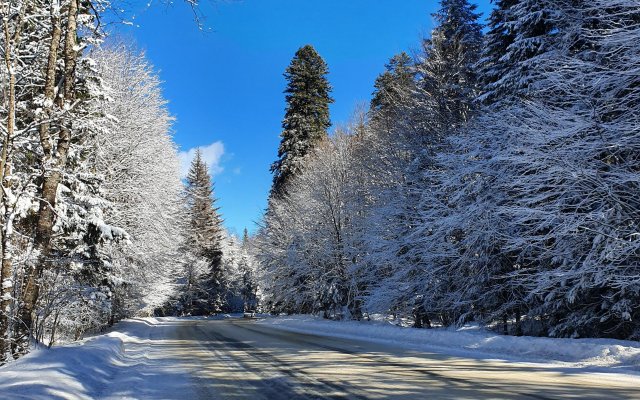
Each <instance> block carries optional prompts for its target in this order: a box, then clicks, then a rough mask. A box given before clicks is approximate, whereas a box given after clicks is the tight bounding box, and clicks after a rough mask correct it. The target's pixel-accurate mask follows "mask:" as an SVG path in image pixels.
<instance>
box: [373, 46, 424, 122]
mask: <svg viewBox="0 0 640 400" xmlns="http://www.w3.org/2000/svg"><path fill="white" fill-rule="evenodd" d="M415 76H416V72H415V67H414V65H413V60H412V59H411V57H409V55H408V54H407V53H405V52H402V53H399V54H396V55H395V56H393V57H392V58H391V60H389V63H388V64H387V65H385V71H384V72H383V73H382V74H380V76H378V78H376V81H375V83H374V85H373V86H374V88H375V90H374V92H373V97H372V99H371V106H370V111H369V112H370V115H371V122H372V123H373V125H375V126H376V127H377V128H379V129H382V130H383V131H385V132H388V133H390V132H392V131H393V130H394V128H396V127H400V126H402V125H404V124H402V120H403V119H404V118H403V117H404V116H406V115H407V111H408V108H409V107H411V106H412V104H411V96H412V95H413V92H414V90H415Z"/></svg>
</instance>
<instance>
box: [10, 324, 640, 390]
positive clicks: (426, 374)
mask: <svg viewBox="0 0 640 400" xmlns="http://www.w3.org/2000/svg"><path fill="white" fill-rule="evenodd" d="M107 337H109V338H120V339H121V340H122V346H121V349H120V352H113V351H112V350H113V349H108V348H107V347H108V346H106V347H105V346H101V345H99V343H102V342H104V340H105V338H106V337H105V336H102V337H98V338H96V339H91V340H89V341H87V342H86V343H85V344H83V345H81V346H77V345H76V346H69V347H63V348H59V349H57V350H56V352H57V353H56V354H57V355H55V356H54V355H51V353H54V352H47V351H41V352H36V353H35V354H32V355H30V356H28V357H26V358H25V359H24V360H20V361H18V362H17V363H15V364H14V365H11V366H9V367H8V368H4V369H0V397H1V398H2V399H5V398H7V399H13V398H29V399H45V398H46V399H49V398H72V399H76V398H78V399H84V398H100V399H218V398H222V399H225V398H228V399H232V398H247V399H287V400H290V399H297V398H354V399H358V398H368V399H376V398H390V397H392V398H408V399H417V398H433V399H479V398H532V399H555V398H580V399H613V398H616V399H627V398H628V399H631V398H636V399H637V398H640V390H639V389H638V387H639V385H638V384H639V382H640V380H639V379H638V377H637V376H634V375H625V374H605V373H587V372H585V371H584V370H582V369H576V370H572V369H570V368H556V367H550V366H545V365H541V364H525V363H516V362H509V361H496V360H487V359H473V358H462V357H455V356H450V355H447V354H443V353H428V352H416V351H411V350H406V349H401V348H398V347H394V346H389V345H383V344H375V343H371V342H367V341H359V340H354V339H338V338H332V337H327V336H319V335H313V334H303V333H295V332H288V331H284V330H281V329H277V328H275V327H273V326H269V325H265V324H259V323H256V322H255V321H252V320H243V319H226V320H203V319H202V320H198V319H144V320H129V321H126V322H124V323H123V324H122V325H121V327H119V328H118V330H117V332H114V333H111V334H109V335H107ZM91 346H94V350H95V349H96V348H103V349H104V350H105V352H104V356H102V357H101V356H99V355H97V354H99V352H96V351H92V352H90V353H89V354H93V357H94V359H91V358H90V359H88V360H87V359H86V357H87V350H90V349H91ZM83 348H84V349H83ZM65 351H66V352H67V353H65ZM65 354H66V355H65ZM83 354H84V355H83ZM115 355H117V356H115ZM82 363H85V365H82Z"/></svg>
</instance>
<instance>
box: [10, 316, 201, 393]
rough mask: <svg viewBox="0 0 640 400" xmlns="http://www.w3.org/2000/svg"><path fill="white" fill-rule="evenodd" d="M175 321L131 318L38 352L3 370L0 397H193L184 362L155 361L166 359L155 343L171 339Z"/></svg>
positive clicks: (37, 350)
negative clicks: (100, 332)
mask: <svg viewBox="0 0 640 400" xmlns="http://www.w3.org/2000/svg"><path fill="white" fill-rule="evenodd" d="M171 322H172V320H171V319H164V318H163V319H156V318H144V319H132V320H127V321H122V322H120V323H118V324H116V326H115V327H114V330H113V331H112V332H110V333H107V334H104V335H98V336H94V337H91V338H87V339H85V340H82V341H80V342H75V343H70V344H67V345H63V346H56V347H53V348H51V349H47V348H42V349H36V350H34V351H33V352H31V353H30V354H28V355H26V356H25V357H22V358H21V359H19V360H18V361H15V362H13V363H10V364H9V365H6V366H4V367H1V368H0V398H2V399H11V400H13V399H29V400H40V399H42V400H44V399H74V400H76V399H95V398H105V399H126V398H136V397H132V396H131V395H130V394H131V393H133V392H134V391H135V392H136V393H144V394H146V396H145V398H163V396H165V397H164V398H190V397H189V396H190V395H189V393H190V390H191V384H190V381H189V379H190V374H189V373H188V372H187V371H186V370H185V369H182V368H181V365H179V364H174V365H163V363H161V362H156V360H162V359H163V358H162V357H158V356H159V355H157V354H154V351H155V350H154V348H153V346H151V345H150V344H151V342H152V341H156V342H158V341H163V340H167V339H169V338H170V337H171V333H172V331H173V328H172V326H171ZM150 327H152V328H154V329H149V328H150ZM152 336H157V337H152ZM132 388H135V390H132ZM160 394H161V395H162V396H160ZM183 395H184V396H186V397H182V396H183Z"/></svg>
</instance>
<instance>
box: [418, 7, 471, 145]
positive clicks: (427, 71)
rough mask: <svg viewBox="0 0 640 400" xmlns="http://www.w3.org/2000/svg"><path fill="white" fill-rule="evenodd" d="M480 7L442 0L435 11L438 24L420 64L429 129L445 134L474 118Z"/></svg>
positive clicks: (424, 117) (422, 109) (425, 125)
mask: <svg viewBox="0 0 640 400" xmlns="http://www.w3.org/2000/svg"><path fill="white" fill-rule="evenodd" d="M476 8H477V6H476V5H475V4H470V3H469V1H468V0H442V1H441V7H440V9H439V10H438V12H436V13H435V14H433V18H434V19H435V20H436V22H437V23H438V25H437V26H436V28H435V29H434V30H433V32H432V33H431V38H429V39H426V40H425V41H424V42H423V49H424V58H423V60H422V62H421V63H419V64H418V71H419V73H420V78H421V82H420V83H421V88H420V89H421V90H420V92H419V95H418V100H419V101H420V103H421V107H420V110H419V111H420V114H422V118H420V119H421V120H422V121H421V122H422V124H423V128H425V129H426V131H427V132H431V133H436V134H437V135H442V134H444V132H446V131H448V130H450V129H451V128H456V127H459V126H461V125H462V124H463V123H465V122H466V121H468V119H469V117H470V114H471V111H472V109H473V103H474V100H475V97H476V96H477V94H478V84H477V81H478V77H477V73H476V64H477V62H478V60H479V59H480V51H481V47H482V25H481V24H480V23H479V22H478V20H479V19H480V14H478V13H476ZM418 118H419V117H418ZM425 133H426V132H425Z"/></svg>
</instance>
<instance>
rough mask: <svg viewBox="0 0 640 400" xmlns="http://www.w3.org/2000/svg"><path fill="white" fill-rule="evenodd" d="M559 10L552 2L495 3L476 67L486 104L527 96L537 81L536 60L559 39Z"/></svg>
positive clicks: (517, 0) (504, 0)
mask: <svg viewBox="0 0 640 400" xmlns="http://www.w3.org/2000/svg"><path fill="white" fill-rule="evenodd" d="M560 8H561V6H560V4H559V3H558V2H557V1H555V0H499V1H497V2H496V9H495V10H494V11H493V12H492V14H491V17H490V20H489V28H490V30H489V32H488V33H487V36H486V43H485V47H484V49H483V53H482V58H481V60H480V63H479V68H480V73H481V80H482V86H483V87H482V94H481V95H480V97H479V99H480V100H481V101H482V102H484V103H487V104H491V103H495V102H496V101H499V100H505V99H506V100H508V99H509V98H511V97H513V96H516V97H522V96H525V95H527V94H528V93H529V92H530V89H531V88H532V84H533V83H535V81H536V80H537V78H536V75H538V74H539V72H540V68H537V67H536V63H537V57H538V56H540V55H542V54H544V53H546V52H548V51H551V50H552V49H553V48H554V43H556V42H557V38H558V37H559V35H558V32H559V29H561V28H562V25H563V23H562V21H561V18H560V17H559V15H560V12H559V10H560Z"/></svg>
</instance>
